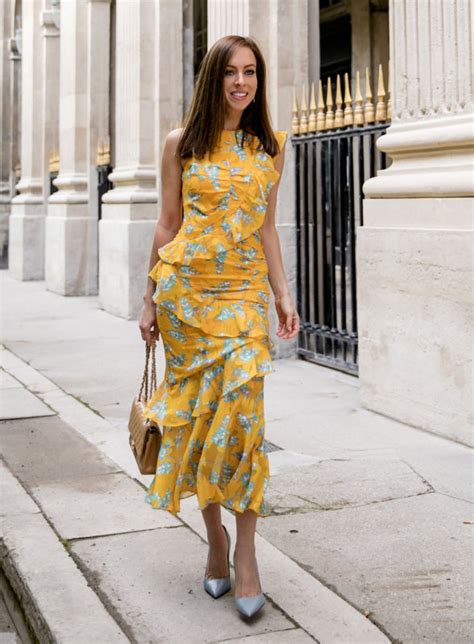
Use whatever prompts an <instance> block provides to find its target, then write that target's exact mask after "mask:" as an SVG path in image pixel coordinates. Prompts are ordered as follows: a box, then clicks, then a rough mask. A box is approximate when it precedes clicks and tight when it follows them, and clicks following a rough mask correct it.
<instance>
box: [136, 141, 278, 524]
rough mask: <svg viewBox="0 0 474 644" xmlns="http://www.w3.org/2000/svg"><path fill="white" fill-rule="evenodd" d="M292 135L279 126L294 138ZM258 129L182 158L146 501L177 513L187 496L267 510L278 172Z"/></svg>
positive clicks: (160, 299) (165, 272)
mask: <svg viewBox="0 0 474 644" xmlns="http://www.w3.org/2000/svg"><path fill="white" fill-rule="evenodd" d="M286 135H287V133H286V132H284V131H277V132H275V136H276V138H277V140H278V143H279V145H280V149H281V148H282V147H283V145H284V143H285V140H286ZM274 160H275V157H274V158H272V157H271V156H269V155H268V154H267V153H266V152H265V151H264V150H263V149H262V148H261V145H260V144H259V141H258V139H257V138H256V137H248V136H246V135H244V132H243V130H222V131H221V134H220V138H219V144H218V146H217V147H216V148H215V149H214V150H213V151H212V152H210V153H208V154H206V155H205V156H204V157H203V158H202V159H196V158H195V157H192V158H189V159H186V160H184V161H183V173H182V198H183V221H182V225H181V228H180V230H179V232H178V234H177V235H176V236H175V238H174V239H173V240H172V241H171V242H169V243H168V244H165V245H164V246H162V247H161V248H160V249H159V251H158V255H159V259H158V261H157V263H156V264H155V266H154V267H153V269H152V270H151V271H150V272H149V275H150V277H151V278H152V279H153V280H154V281H155V282H156V290H155V293H154V295H153V299H154V301H155V303H156V316H157V324H158V327H159V330H160V333H161V338H162V341H163V346H164V351H165V358H166V368H165V376H164V380H163V382H162V383H161V384H160V385H159V386H158V388H157V389H156V391H155V392H154V393H153V395H152V397H151V399H150V400H149V401H148V403H147V405H146V409H145V415H146V416H147V417H149V418H152V419H153V420H155V421H156V422H157V423H158V424H159V426H160V427H161V428H162V431H163V440H162V445H161V449H160V452H159V456H158V462H157V467H156V474H155V476H154V478H153V480H152V482H151V483H150V485H149V488H148V490H147V493H146V495H145V500H146V501H147V502H148V503H150V504H151V506H152V507H153V508H160V509H164V510H167V511H169V512H171V513H172V514H177V513H178V512H179V509H180V499H181V498H185V497H187V496H190V495H192V494H196V495H197V498H198V503H199V507H200V509H201V510H202V509H204V508H205V507H206V506H207V505H208V504H209V503H220V504H222V505H224V506H225V507H226V508H228V509H230V510H232V511H237V512H243V511H244V510H246V509H252V510H254V511H255V512H256V513H257V515H258V516H268V515H269V514H270V508H269V507H268V505H267V503H266V502H265V492H266V490H267V488H268V483H269V477H270V472H269V464H268V457H267V454H266V451H265V447H264V442H263V438H264V430H265V421H264V407H263V405H264V397H263V391H264V388H263V379H264V376H265V375H267V374H269V373H271V372H273V371H274V369H273V365H272V359H271V356H270V349H271V347H272V342H271V339H270V337H269V324H268V303H269V295H270V292H269V281H268V266H267V262H266V258H265V254H264V251H263V247H262V243H261V236H260V230H259V228H260V227H261V225H262V223H263V220H264V218H265V212H266V207H267V199H268V195H269V192H270V189H271V187H272V186H273V185H274V184H275V182H276V181H277V180H278V178H279V176H280V175H279V172H278V170H277V169H276V168H275V166H274Z"/></svg>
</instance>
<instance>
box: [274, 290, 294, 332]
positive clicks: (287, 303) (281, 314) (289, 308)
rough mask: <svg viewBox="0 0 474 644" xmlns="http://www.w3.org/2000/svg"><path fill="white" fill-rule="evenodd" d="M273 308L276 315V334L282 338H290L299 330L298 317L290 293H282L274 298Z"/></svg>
mask: <svg viewBox="0 0 474 644" xmlns="http://www.w3.org/2000/svg"><path fill="white" fill-rule="evenodd" d="M275 308H276V312H277V315H278V322H279V323H278V329H277V332H276V334H277V336H278V337H280V338H281V339H282V340H290V339H291V338H294V337H295V335H296V334H297V333H298V331H299V330H300V317H299V315H298V311H297V310H296V307H295V305H294V304H293V300H292V299H291V295H283V296H282V297H279V298H276V299H275Z"/></svg>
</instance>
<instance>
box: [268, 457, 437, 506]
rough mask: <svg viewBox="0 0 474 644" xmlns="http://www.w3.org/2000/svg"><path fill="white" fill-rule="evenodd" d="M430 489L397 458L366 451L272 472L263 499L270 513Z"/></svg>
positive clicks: (359, 502)
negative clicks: (265, 495)
mask: <svg viewBox="0 0 474 644" xmlns="http://www.w3.org/2000/svg"><path fill="white" fill-rule="evenodd" d="M431 490H432V488H431V486H430V485H429V484H428V483H427V482H426V481H424V480H423V479H422V478H421V477H420V476H418V474H416V472H414V471H413V470H412V469H411V467H409V466H408V465H407V464H406V463H404V462H403V461H401V460H400V459H399V458H397V457H394V456H391V455H386V454H371V453H369V454H365V455H359V456H357V457H353V458H352V459H333V460H328V461H322V462H320V463H318V464H317V465H311V466H305V467H301V466H300V467H298V468H294V469H291V470H288V471H284V472H281V473H278V474H274V475H272V477H271V484H270V486H269V491H268V494H267V501H268V503H269V504H270V505H271V506H272V512H273V513H274V514H284V513H287V512H294V511H299V512H302V511H317V510H327V509H335V508H342V507H346V506H353V505H365V504H368V503H375V502H377V501H385V500H389V499H394V498H400V497H407V496H412V495H415V494H424V493H425V492H428V491H431Z"/></svg>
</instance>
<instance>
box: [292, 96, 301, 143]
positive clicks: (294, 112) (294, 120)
mask: <svg viewBox="0 0 474 644" xmlns="http://www.w3.org/2000/svg"><path fill="white" fill-rule="evenodd" d="M291 113H292V119H291V131H292V132H293V134H299V133H300V122H299V119H298V101H297V100H296V87H295V86H294V85H293V107H292V110H291Z"/></svg>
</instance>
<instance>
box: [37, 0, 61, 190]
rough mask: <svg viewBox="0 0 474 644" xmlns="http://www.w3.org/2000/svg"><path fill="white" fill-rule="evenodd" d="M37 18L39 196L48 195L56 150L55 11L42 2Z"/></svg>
mask: <svg viewBox="0 0 474 644" xmlns="http://www.w3.org/2000/svg"><path fill="white" fill-rule="evenodd" d="M45 4H46V5H47V8H46V9H45V11H43V13H42V16H41V26H42V29H43V42H42V45H43V78H44V83H43V97H42V100H43V118H44V122H43V126H42V139H43V141H42V147H43V177H42V178H43V194H44V195H45V199H46V200H47V198H48V197H49V194H50V177H49V163H50V159H51V156H52V155H53V154H57V152H58V150H59V11H58V10H55V9H53V8H52V7H51V5H50V2H49V0H45Z"/></svg>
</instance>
